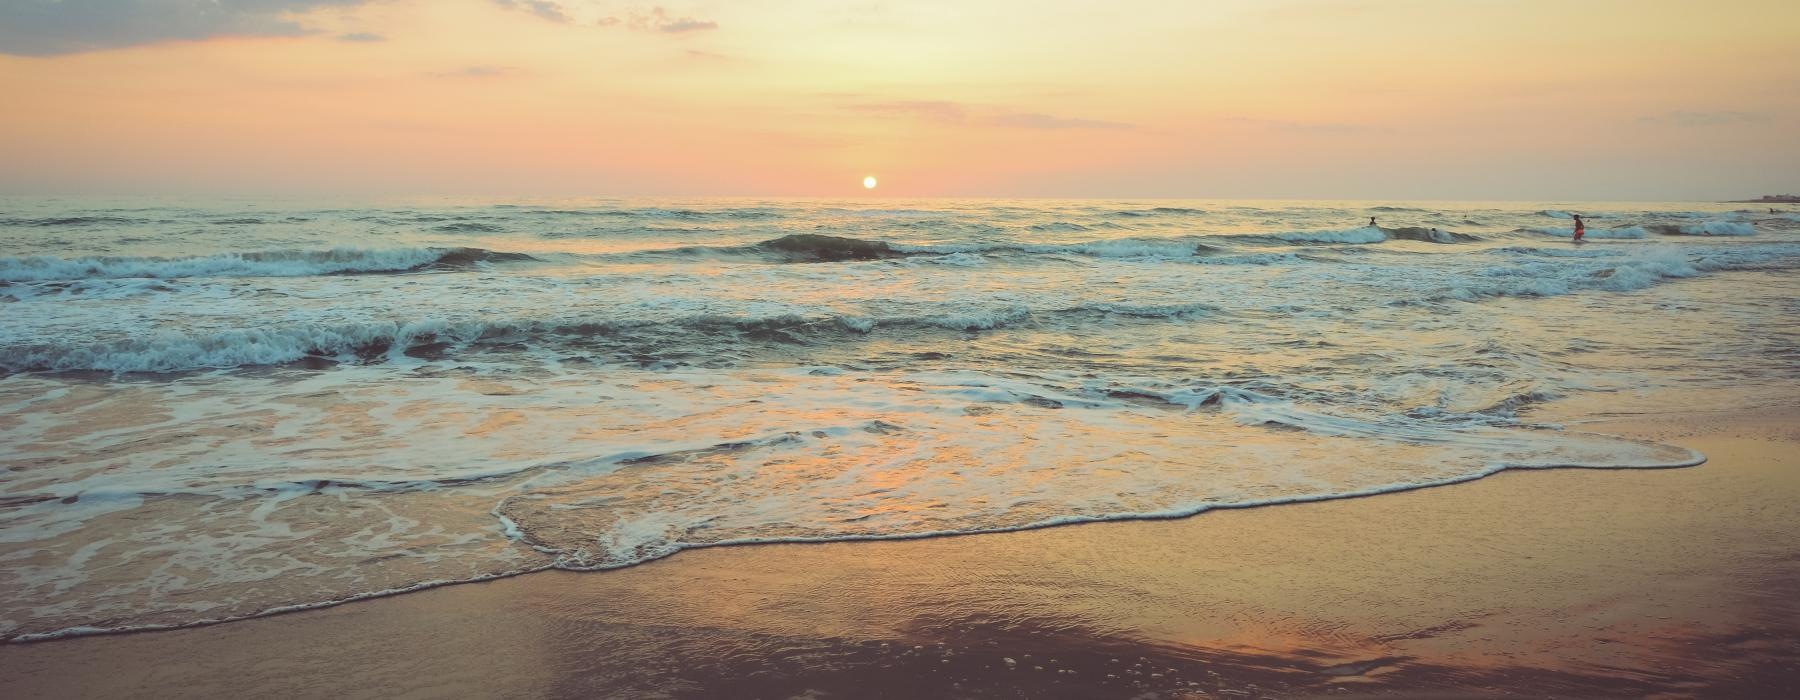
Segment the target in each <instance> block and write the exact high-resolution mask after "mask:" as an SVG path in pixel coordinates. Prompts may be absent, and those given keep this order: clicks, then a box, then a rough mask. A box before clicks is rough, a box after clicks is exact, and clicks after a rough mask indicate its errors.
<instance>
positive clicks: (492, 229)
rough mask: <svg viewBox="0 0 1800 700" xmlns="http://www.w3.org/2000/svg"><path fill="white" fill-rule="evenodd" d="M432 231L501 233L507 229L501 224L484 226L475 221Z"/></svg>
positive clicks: (445, 226)
mask: <svg viewBox="0 0 1800 700" xmlns="http://www.w3.org/2000/svg"><path fill="white" fill-rule="evenodd" d="M431 230H433V231H443V232H445V233H500V232H503V231H505V230H506V227H504V226H501V225H499V224H483V223H477V222H474V221H461V222H457V223H454V224H444V225H442V226H434V227H432V229H431Z"/></svg>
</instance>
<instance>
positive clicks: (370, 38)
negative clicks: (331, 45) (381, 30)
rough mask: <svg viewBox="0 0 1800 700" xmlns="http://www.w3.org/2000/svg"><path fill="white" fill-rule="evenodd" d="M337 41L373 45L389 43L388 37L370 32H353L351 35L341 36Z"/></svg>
mask: <svg viewBox="0 0 1800 700" xmlns="http://www.w3.org/2000/svg"><path fill="white" fill-rule="evenodd" d="M337 40H338V41H350V42H356V43H373V42H377V41H387V37H385V36H382V35H380V34H374V33H370V32H351V33H349V34H339V35H338V37H337Z"/></svg>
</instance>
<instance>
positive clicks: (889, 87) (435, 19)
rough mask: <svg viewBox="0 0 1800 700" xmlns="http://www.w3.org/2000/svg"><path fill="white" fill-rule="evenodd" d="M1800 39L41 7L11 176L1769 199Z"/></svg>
mask: <svg viewBox="0 0 1800 700" xmlns="http://www.w3.org/2000/svg"><path fill="white" fill-rule="evenodd" d="M1796 27H1800V5H1796V4H1794V3H1785V2H1772V1H1762V0H1740V1H1738V2H1728V3H1722V4H1715V5H1710V6H1708V7H1707V8H1705V9H1702V8H1699V7H1697V6H1694V5H1692V4H1690V3H1681V2H1672V1H1665V0H1656V1H1652V2H1621V1H1612V0H1604V1H1596V2H1585V3H1579V4H1574V5H1571V4H1567V3H1554V2H1546V1H1538V0H1533V1H1528V2H1513V3H1489V2H1469V3H1454V4H1450V3H1421V2H1410V1H1405V0H1393V1H1385V2H1384V1H1371V2H1352V1H1333V0H1290V1H1284V2H1251V1H1249V0H1226V1H1221V2H1211V3H1170V2H1150V1H1135V2H1122V3H1113V4H1109V5H1108V6H1106V7H1105V8H1095V7H1090V6H1088V5H1087V4H1084V3H1074V2H1048V3H1026V2H1016V1H1012V0H1005V1H993V2H982V3H971V4H964V5H955V6H953V5H948V4H940V3H907V4H897V3H882V2H871V3H858V4H841V3H819V2H805V1H802V0H782V1H779V2H768V3H759V4H757V5H755V6H750V5H747V4H737V3H724V2H709V1H699V2H669V3H663V4H656V3H635V2H611V1H606V0H561V1H552V0H456V1H454V2H435V3H426V2H420V1H419V0H385V1H370V0H272V1H264V2H220V3H212V4H208V3H192V2H184V1H181V0H135V1H132V2H114V3H103V2H93V1H91V0H64V1H60V2H54V1H49V0H26V1H25V2H21V3H14V4H10V5H8V6H5V7H0V86H4V89H5V91H6V93H7V94H8V95H9V102H10V103H11V104H13V105H15V108H13V109H10V110H5V111H4V112H0V193H7V194H18V195H82V194H95V195H101V196H135V195H170V196H219V195H231V196H252V197H256V196H303V197H316V196H324V197H336V196H346V195H356V196H363V195H366V196H382V197H417V196H436V195H453V196H474V197H518V196H533V197H561V196H581V197H597V196H607V197H638V196H695V197H826V198H830V197H903V198H910V197H953V198H983V197H991V198H1017V197H1032V198H1054V199H1067V198H1079V199H1109V198H1137V199H1273V200H1339V201H1342V200H1382V201H1644V202H1670V201H1689V202H1716V201H1725V200H1737V199H1754V198H1756V197H1760V196H1763V195H1769V194H1786V193H1792V192H1796V191H1800V139H1796V138H1794V137H1793V134H1794V133H1795V132H1796V129H1797V127H1800V30H1797V29H1796ZM870 175H873V176H876V177H878V178H880V185H879V187H877V188H876V189H874V190H873V191H866V190H864V189H863V187H862V184H861V183H862V179H863V178H864V177H865V176H870Z"/></svg>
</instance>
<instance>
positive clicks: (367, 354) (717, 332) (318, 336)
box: [0, 302, 1218, 373]
mask: <svg viewBox="0 0 1800 700" xmlns="http://www.w3.org/2000/svg"><path fill="white" fill-rule="evenodd" d="M1215 313H1218V309H1217V308H1216V307H1213V306H1210V305H1206V304H1165V305H1157V304H1144V305H1134V304H1125V303H1110V302H1109V303H1096V304H1089V305H1077V306H1072V307H1066V308H1049V309H1032V308H1029V307H1026V306H1022V305H1007V306H1000V307H988V308H968V309H962V310H957V311H947V312H942V313H935V314H923V315H908V316H862V315H853V314H820V315H800V314H781V315H774V316H724V315H719V314H700V315H694V316H686V317H680V318H673V319H666V320H628V319H617V318H574V319H544V320H475V321H449V320H443V319H425V320H418V321H409V322H401V321H393V322H373V323H353V324H338V325H325V324H301V325H295V326H286V327H279V326H269V327H254V328H237V329H228V330H222V331H209V332H196V333H180V332H173V331H169V332H163V333H159V334H156V335H154V336H151V337H148V338H133V339H126V340H118V341H113V342H103V343H81V342H77V343H34V344H20V345H13V346H0V372H6V373H20V372H68V371H100V372H115V373H137V372H141V373H173V372H190V371H196V370H205V369H229V368H236V367H259V366H279V365H290V364H295V363H298V364H300V365H302V366H306V367H311V368H319V369H322V368H326V367H330V366H334V365H337V364H377V363H383V362H398V361H402V360H406V359H408V358H410V359H413V360H424V361H433V360H442V359H447V358H450V357H455V356H459V355H460V354H462V353H466V352H474V351H481V350H517V349H518V348H520V347H521V346H522V345H533V346H544V345H549V346H573V347H578V348H579V349H580V350H582V351H584V352H592V351H594V350H595V349H596V348H602V347H606V348H617V349H626V350H629V351H630V354H632V355H633V356H648V355H653V354H654V355H672V356H685V355H692V354H696V353H698V354H705V353H707V352H710V351H712V350H716V349H717V348H718V347H719V346H720V344H721V343H724V344H734V343H752V344H785V345H807V344H813V343H819V342H834V341H840V340H844V339H847V338H851V337H857V336H862V335H866V334H869V333H873V332H875V331H876V330H877V329H883V328H885V329H911V330H939V331H944V330H949V331H984V330H993V329H998V328H1003V327H1007V326H1012V325H1017V324H1022V323H1028V322H1032V321H1034V320H1044V321H1051V320H1058V319H1060V320H1062V321H1064V322H1069V321H1073V320H1076V319H1081V318H1093V317H1107V316H1115V317H1125V318H1137V319H1192V318H1198V317H1202V316H1207V315H1211V314H1215Z"/></svg>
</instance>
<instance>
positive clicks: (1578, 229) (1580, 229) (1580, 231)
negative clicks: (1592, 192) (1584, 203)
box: [1575, 214, 1587, 243]
mask: <svg viewBox="0 0 1800 700" xmlns="http://www.w3.org/2000/svg"><path fill="white" fill-rule="evenodd" d="M1584 235H1587V224H1584V223H1582V222H1581V215H1580V214H1576V215H1575V242H1576V243H1580V242H1581V237H1582V236H1584Z"/></svg>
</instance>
